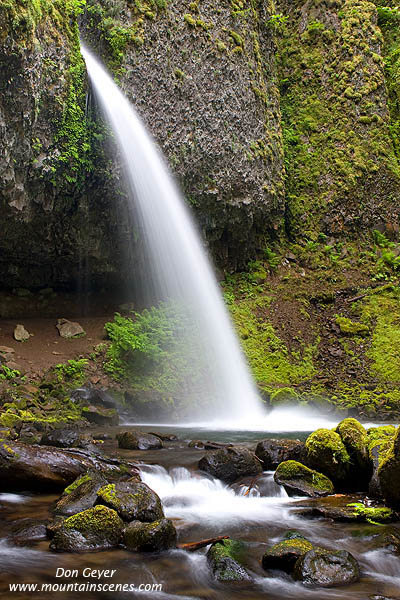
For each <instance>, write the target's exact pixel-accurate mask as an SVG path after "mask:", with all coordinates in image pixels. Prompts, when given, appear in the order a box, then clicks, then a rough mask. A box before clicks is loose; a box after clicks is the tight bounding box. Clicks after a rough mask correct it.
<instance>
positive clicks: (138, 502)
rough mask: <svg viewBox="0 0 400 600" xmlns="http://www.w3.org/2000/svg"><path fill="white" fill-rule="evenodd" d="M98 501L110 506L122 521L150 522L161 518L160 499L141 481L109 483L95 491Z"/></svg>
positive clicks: (162, 515) (162, 514)
mask: <svg viewBox="0 0 400 600" xmlns="http://www.w3.org/2000/svg"><path fill="white" fill-rule="evenodd" d="M97 497H98V502H100V503H101V504H105V505H107V506H110V507H111V508H113V509H114V510H116V511H117V513H118V514H119V515H120V517H122V519H124V521H133V520H136V521H146V522H152V521H157V520H158V519H162V518H163V517H164V512H163V509H162V506H161V500H160V498H159V497H158V496H157V494H156V493H155V492H153V490H152V489H151V488H149V486H148V485H146V484H145V483H142V482H141V481H121V482H117V483H109V484H108V485H106V486H104V487H102V488H100V489H99V490H98V492H97Z"/></svg>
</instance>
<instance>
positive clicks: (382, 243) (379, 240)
mask: <svg viewBox="0 0 400 600" xmlns="http://www.w3.org/2000/svg"><path fill="white" fill-rule="evenodd" d="M372 235H373V239H374V242H375V244H376V245H377V246H379V248H394V247H395V246H396V244H395V243H394V242H391V241H390V240H388V239H387V237H386V235H385V234H384V233H381V232H380V231H378V230H377V229H374V231H373V232H372Z"/></svg>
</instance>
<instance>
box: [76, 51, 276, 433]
mask: <svg viewBox="0 0 400 600" xmlns="http://www.w3.org/2000/svg"><path fill="white" fill-rule="evenodd" d="M82 55H83V57H84V58H85V61H86V66H87V70H88V74H89V77H90V80H91V82H92V85H93V88H94V90H95V92H96V95H97V98H98V99H99V102H100V105H101V107H102V110H103V112H104V114H105V117H106V119H107V120H108V122H109V123H110V125H111V127H112V129H113V131H114V134H115V138H116V141H117V144H118V147H119V150H120V152H121V155H122V157H123V160H124V161H125V170H126V176H127V181H128V184H129V191H130V194H129V196H130V197H129V201H130V202H131V203H132V205H131V206H132V210H133V206H134V208H135V214H137V215H138V219H139V223H140V226H141V234H142V235H143V237H144V239H145V243H146V246H147V251H148V255H149V258H150V263H151V264H149V272H150V275H149V282H148V283H149V287H150V288H152V289H155V290H156V291H157V295H158V298H159V299H160V300H168V301H173V302H174V303H176V304H177V305H179V306H180V307H183V308H184V312H185V322H187V323H189V325H188V327H186V329H185V331H184V332H183V337H184V338H185V342H186V344H187V345H188V348H189V347H190V348H191V349H193V347H195V348H196V349H198V365H201V378H199V377H197V379H196V385H195V386H194V387H193V388H191V386H190V385H188V384H187V382H185V389H181V390H179V393H180V394H181V396H186V397H188V399H189V401H191V402H192V405H195V404H198V405H200V409H201V410H200V411H199V410H198V411H197V414H196V417H197V416H199V415H201V416H202V418H204V419H207V420H209V419H211V420H212V419H216V418H221V417H224V418H228V419H229V421H231V422H232V421H236V422H241V421H243V418H244V417H245V419H246V420H247V419H248V420H251V421H253V422H254V421H256V420H257V419H260V418H263V417H264V416H265V413H264V411H263V409H262V405H261V402H260V400H259V398H258V396H257V392H256V389H255V387H254V385H253V382H252V379H251V375H250V372H249V370H248V367H247V365H246V363H245V360H244V358H243V356H242V353H241V350H240V346H239V343H238V340H237V338H236V336H235V334H234V331H233V328H232V325H231V323H230V319H229V316H228V313H227V310H226V308H225V306H224V303H223V300H222V297H221V293H220V291H219V288H218V284H217V281H216V279H215V276H214V274H213V271H212V268H211V266H210V263H209V260H208V258H207V255H206V252H205V250H204V248H203V247H202V243H201V240H200V236H199V235H198V233H197V231H196V228H195V226H194V224H193V221H192V218H191V216H190V214H189V211H188V209H187V208H186V206H185V203H184V201H183V199H182V196H181V194H180V192H179V190H178V188H177V186H176V184H175V183H174V181H173V178H172V175H171V174H170V172H169V170H168V167H167V166H166V164H165V162H164V160H163V158H162V156H161V155H160V153H159V151H158V150H157V148H156V146H155V144H154V142H153V141H152V139H151V138H150V135H149V134H148V132H147V131H146V129H145V127H144V125H143V123H142V122H141V120H140V119H139V117H138V115H137V114H136V112H135V111H134V109H133V107H132V106H131V104H130V103H129V101H128V100H127V98H126V97H125V96H124V95H123V93H122V92H121V91H120V90H119V89H118V87H117V86H116V85H115V83H114V82H113V81H112V79H111V77H110V76H109V75H108V73H107V72H106V71H105V69H104V68H103V67H102V65H101V64H100V63H99V62H98V61H97V60H96V59H95V58H94V57H93V56H92V54H91V53H90V52H88V50H87V49H86V48H85V47H82ZM189 336H190V337H191V339H189V340H188V337H189ZM198 365H197V364H193V367H196V366H198ZM176 368H177V370H179V366H177V367H176ZM178 375H179V373H178ZM193 379H195V377H193ZM199 392H200V393H199ZM199 399H200V402H198V400H199ZM205 406H206V407H207V408H206V409H204V407H205ZM198 407H199V406H198ZM193 412H195V410H194V411H193Z"/></svg>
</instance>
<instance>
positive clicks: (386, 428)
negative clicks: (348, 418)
mask: <svg viewBox="0 0 400 600" xmlns="http://www.w3.org/2000/svg"><path fill="white" fill-rule="evenodd" d="M395 433H396V427H395V426H394V425H381V426H380V427H370V428H369V429H368V430H367V435H368V444H375V443H376V442H386V441H388V440H390V439H391V438H393V437H394V434H395Z"/></svg>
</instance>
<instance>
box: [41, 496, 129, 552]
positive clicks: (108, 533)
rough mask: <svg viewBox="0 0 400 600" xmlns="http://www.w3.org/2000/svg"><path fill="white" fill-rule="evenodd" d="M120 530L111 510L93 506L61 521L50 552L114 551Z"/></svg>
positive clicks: (121, 527)
mask: <svg viewBox="0 0 400 600" xmlns="http://www.w3.org/2000/svg"><path fill="white" fill-rule="evenodd" d="M123 528H124V523H123V521H122V519H121V518H120V517H119V516H118V514H117V513H116V512H115V510H112V509H111V508H107V507H106V506H101V505H98V506H95V507H94V508H89V509H88V510H84V511H83V512H80V513H78V514H76V515H73V516H72V517H68V518H67V519H65V521H64V522H63V524H62V525H61V526H60V527H59V529H58V530H57V531H56V533H55V535H54V537H53V539H52V541H51V543H50V548H51V549H52V550H55V551H57V552H96V551H99V550H107V549H108V548H114V547H116V546H117V545H118V544H119V542H120V540H121V538H122V532H123Z"/></svg>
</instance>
